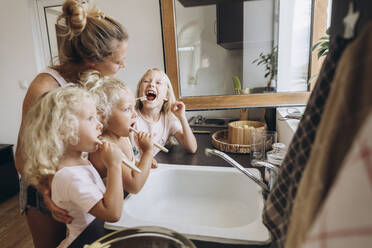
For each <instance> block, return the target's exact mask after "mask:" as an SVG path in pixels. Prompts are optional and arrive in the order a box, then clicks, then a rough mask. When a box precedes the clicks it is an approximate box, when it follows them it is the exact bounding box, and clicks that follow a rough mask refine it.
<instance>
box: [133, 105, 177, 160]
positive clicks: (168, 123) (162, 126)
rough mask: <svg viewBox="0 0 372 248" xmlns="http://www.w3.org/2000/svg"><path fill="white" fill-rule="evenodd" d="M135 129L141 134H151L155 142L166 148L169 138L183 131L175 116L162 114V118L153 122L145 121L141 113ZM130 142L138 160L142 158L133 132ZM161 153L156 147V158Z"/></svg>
mask: <svg viewBox="0 0 372 248" xmlns="http://www.w3.org/2000/svg"><path fill="white" fill-rule="evenodd" d="M135 128H136V129H137V131H139V132H145V133H151V134H152V137H153V141H154V142H157V143H159V144H160V145H162V146H164V145H165V143H166V142H167V140H168V138H169V136H171V135H174V134H175V133H177V132H178V131H179V130H182V125H181V123H180V121H179V120H178V119H177V118H176V117H175V116H173V115H166V114H164V112H161V114H160V118H159V120H158V121H157V122H151V121H148V120H146V119H144V118H143V117H142V115H141V113H140V112H138V115H137V119H136V125H135ZM130 141H131V143H132V146H133V151H134V154H135V156H136V159H137V160H139V159H140V158H141V155H142V153H141V151H140V149H139V146H138V144H137V141H136V139H135V135H134V133H133V132H131V135H130ZM159 151H160V149H159V148H157V147H154V156H155V155H156V154H157V153H158V152H159Z"/></svg>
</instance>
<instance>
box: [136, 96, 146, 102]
mask: <svg viewBox="0 0 372 248" xmlns="http://www.w3.org/2000/svg"><path fill="white" fill-rule="evenodd" d="M138 100H140V101H141V102H142V101H144V100H146V96H141V97H138V98H136V101H138Z"/></svg>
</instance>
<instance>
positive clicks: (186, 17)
mask: <svg viewBox="0 0 372 248" xmlns="http://www.w3.org/2000/svg"><path fill="white" fill-rule="evenodd" d="M175 11H176V32H177V38H178V39H177V46H178V48H186V49H187V50H188V51H181V52H180V51H179V52H178V56H179V57H178V62H179V74H180V84H181V95H182V96H206V95H207V96H208V95H233V94H234V86H233V81H232V77H233V76H238V77H239V78H240V79H242V74H243V65H242V62H243V54H242V51H243V50H241V49H238V50H228V49H225V48H223V47H222V46H220V45H218V44H217V38H216V36H217V34H216V5H207V6H196V7H183V6H182V5H181V4H180V3H179V2H178V1H176V2H175ZM190 48H192V49H193V50H190ZM190 78H193V80H190Z"/></svg>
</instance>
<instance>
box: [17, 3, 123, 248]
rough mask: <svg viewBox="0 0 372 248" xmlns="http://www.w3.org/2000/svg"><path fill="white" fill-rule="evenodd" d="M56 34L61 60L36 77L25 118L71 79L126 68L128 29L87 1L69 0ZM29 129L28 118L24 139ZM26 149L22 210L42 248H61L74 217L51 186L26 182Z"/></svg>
mask: <svg viewBox="0 0 372 248" xmlns="http://www.w3.org/2000/svg"><path fill="white" fill-rule="evenodd" d="M56 32H57V37H58V40H59V41H60V42H59V45H60V48H59V61H58V62H59V64H58V65H56V66H52V67H48V68H46V69H45V70H43V71H41V72H40V73H39V74H38V75H37V76H36V77H35V79H34V80H33V81H32V83H31V85H30V87H29V88H28V90H27V93H26V96H25V98H24V101H23V109H22V119H24V117H25V116H26V114H27V112H28V111H29V108H30V107H31V106H32V105H33V104H34V103H35V101H36V99H37V98H38V97H39V96H41V95H42V94H44V93H45V92H48V91H50V90H52V89H55V88H57V87H64V86H65V85H66V84H67V83H78V81H79V77H80V74H81V73H82V72H84V71H86V70H88V69H95V70H98V71H99V72H100V73H101V74H102V75H106V76H109V75H113V74H115V73H116V72H118V70H119V69H121V68H125V66H126V63H125V57H126V51H127V46H128V34H127V32H126V30H125V28H124V27H123V26H122V25H121V24H120V23H118V22H117V21H116V20H114V19H113V18H111V17H109V16H107V15H106V14H105V13H103V12H102V11H100V10H98V9H97V8H96V7H94V6H93V7H92V6H87V7H85V6H84V5H83V4H82V1H81V0H66V2H65V3H64V5H63V7H62V14H61V15H60V16H59V18H58V21H57V28H56ZM24 127H25V125H24V123H23V120H22V123H21V127H20V130H19V134H18V139H21V138H22V135H23V134H24V130H23V129H24ZM18 144H20V142H18ZM22 150H23V147H22V146H21V144H20V145H18V146H17V149H16V156H15V160H16V163H15V164H16V168H17V171H18V173H19V174H20V175H21V180H20V194H19V196H20V209H21V213H25V214H26V217H27V222H28V225H29V229H30V231H31V234H32V238H33V242H34V245H35V247H36V248H40V247H46V248H48V247H56V245H57V244H59V243H60V241H61V240H62V239H64V237H65V229H66V226H65V223H69V222H71V221H72V218H71V216H69V215H68V213H67V211H65V210H63V209H61V208H59V207H57V206H56V205H55V204H54V203H53V201H52V200H51V199H50V187H48V186H47V185H45V187H41V186H40V187H39V188H37V189H36V188H35V187H32V186H29V185H27V183H26V182H25V181H24V180H23V177H22V176H23V167H24V161H23V160H22V156H21V152H22ZM61 222H62V223H61Z"/></svg>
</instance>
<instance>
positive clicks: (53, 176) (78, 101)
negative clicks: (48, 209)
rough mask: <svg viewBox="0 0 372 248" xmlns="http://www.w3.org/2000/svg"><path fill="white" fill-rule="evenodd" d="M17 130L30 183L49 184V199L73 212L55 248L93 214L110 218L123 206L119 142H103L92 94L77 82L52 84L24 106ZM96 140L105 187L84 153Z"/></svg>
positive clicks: (71, 237)
mask: <svg viewBox="0 0 372 248" xmlns="http://www.w3.org/2000/svg"><path fill="white" fill-rule="evenodd" d="M24 127H25V132H24V135H23V136H22V139H21V142H22V143H23V146H22V147H23V151H22V152H23V158H24V160H25V167H24V169H25V170H24V172H25V173H24V175H25V177H26V180H27V182H29V183H30V184H32V185H34V186H39V185H42V184H47V185H49V183H50V181H51V188H52V200H53V202H54V203H55V204H56V205H57V206H58V207H60V208H63V209H66V210H67V211H68V213H69V215H70V216H71V217H72V218H73V220H72V222H71V223H69V224H67V229H68V231H67V234H66V238H65V239H64V240H63V241H62V242H61V243H60V244H59V246H58V248H64V247H68V246H69V245H70V244H71V243H72V242H73V241H74V239H75V238H76V237H77V236H78V235H79V234H80V233H81V232H82V231H83V230H84V229H85V228H86V227H87V226H88V225H89V223H91V222H92V221H93V220H94V219H95V217H97V218H100V219H102V220H104V221H111V222H115V221H118V220H119V219H120V216H121V213H122V206H123V200H122V199H123V188H122V187H123V186H122V176H121V159H120V151H119V148H118V147H117V146H116V145H115V144H112V143H109V142H104V143H103V144H102V142H101V141H100V140H99V139H98V138H99V136H100V135H101V129H102V124H101V123H100V122H99V121H98V119H97V112H96V105H95V102H94V99H93V98H92V97H91V95H90V94H89V93H88V92H87V91H86V90H84V89H80V88H77V87H66V88H56V89H54V90H52V91H50V92H48V93H46V94H44V95H42V96H41V97H40V98H39V99H38V100H37V101H36V102H35V104H34V105H33V106H32V107H31V109H30V110H29V111H28V113H27V115H26V118H25V125H24ZM99 146H100V151H101V154H102V161H103V163H104V164H105V166H106V167H107V175H108V176H107V187H106V188H105V186H104V184H103V182H102V179H101V177H100V176H99V174H98V172H97V171H96V170H95V168H94V167H93V166H92V165H91V163H90V162H89V161H88V160H87V159H86V158H84V157H86V156H83V154H84V153H85V152H93V151H95V150H97V148H98V147H99Z"/></svg>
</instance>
